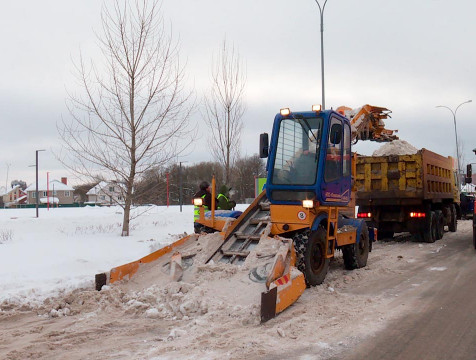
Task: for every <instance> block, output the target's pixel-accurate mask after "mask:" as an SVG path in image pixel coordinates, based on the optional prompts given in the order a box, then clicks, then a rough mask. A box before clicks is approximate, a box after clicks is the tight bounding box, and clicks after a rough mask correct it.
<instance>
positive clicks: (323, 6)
mask: <svg viewBox="0 0 476 360" xmlns="http://www.w3.org/2000/svg"><path fill="white" fill-rule="evenodd" d="M314 1H315V2H316V4H317V6H319V14H320V19H321V80H322V110H324V109H325V108H326V95H325V94H326V93H325V89H324V9H325V8H326V4H327V0H325V1H324V5H322V7H321V4H319V1H317V0H314Z"/></svg>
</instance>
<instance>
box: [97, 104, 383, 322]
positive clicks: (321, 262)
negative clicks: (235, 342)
mask: <svg viewBox="0 0 476 360" xmlns="http://www.w3.org/2000/svg"><path fill="white" fill-rule="evenodd" d="M367 119H368V117H367ZM389 132H390V133H387V136H388V138H387V140H386V141H390V139H391V135H392V133H391V131H390V130H389ZM357 135H358V134H357V132H356V131H355V130H354V128H352V127H351V123H350V121H349V119H348V118H346V117H345V116H343V115H342V114H341V113H339V112H336V111H333V110H325V111H321V109H320V107H315V106H313V108H312V111H308V112H297V113H293V112H291V111H290V110H289V109H282V110H281V112H280V113H279V114H277V115H276V117H275V119H274V125H273V131H272V136H271V142H269V140H268V134H261V136H260V156H261V157H262V158H265V157H267V158H268V161H267V170H268V177H267V184H266V187H265V190H264V191H263V192H262V193H261V194H260V195H259V196H258V197H257V198H256V199H255V201H254V202H253V203H252V204H251V205H250V206H249V207H248V208H247V209H246V210H245V211H244V212H243V213H242V214H241V216H240V217H239V218H238V219H236V220H227V221H222V220H223V219H219V221H217V220H216V219H214V216H213V215H212V216H211V219H209V220H207V222H206V223H204V224H205V225H206V226H208V227H210V228H214V229H216V230H218V231H219V232H217V233H215V234H203V235H199V234H193V235H189V236H186V237H184V238H182V239H180V240H178V241H176V242H175V243H173V244H171V245H169V246H167V247H165V248H163V249H160V250H158V251H156V252H154V253H152V254H150V255H148V256H146V257H144V258H142V259H140V260H137V261H135V262H132V263H129V264H125V265H122V266H119V267H116V268H113V269H111V271H110V272H108V273H102V274H98V275H96V289H97V290H100V289H101V288H102V286H103V285H106V284H109V283H114V282H117V281H120V280H126V279H129V278H131V277H132V276H133V275H134V274H135V273H137V272H138V271H139V270H140V268H141V267H142V266H144V268H146V266H145V264H147V263H161V266H162V267H163V268H166V269H167V273H168V275H169V280H170V281H180V280H183V281H186V279H187V277H188V276H190V274H191V273H192V272H193V271H197V269H198V271H201V270H203V269H204V268H206V267H211V266H213V267H215V268H214V270H215V269H216V267H219V268H220V269H222V270H223V269H226V267H230V268H233V271H235V272H236V274H238V275H239V274H245V275H246V276H241V277H240V278H237V279H238V280H237V282H236V285H234V289H232V290H234V291H237V293H239V291H240V287H241V286H245V285H246V286H247V285H248V284H255V285H253V286H254V287H253V289H256V292H257V294H260V299H257V298H256V301H260V320H261V322H264V321H267V320H269V319H272V318H273V317H275V316H276V315H277V314H279V313H280V312H282V311H283V310H285V309H286V308H287V307H289V306H290V305H292V304H293V303H294V302H295V301H296V300H297V299H298V298H299V297H300V296H301V294H302V293H303V292H304V290H305V289H306V287H309V286H315V285H319V284H321V283H322V282H323V281H324V279H325V277H326V274H327V271H328V268H329V262H330V259H331V258H333V257H334V254H335V252H336V250H338V249H340V250H341V251H342V253H343V259H344V264H345V267H346V268H347V269H356V268H361V267H364V266H366V264H367V258H368V254H369V251H371V245H372V241H373V240H374V239H375V236H374V231H373V229H369V228H367V225H366V223H365V221H363V220H360V219H355V218H354V204H353V201H354V199H353V196H351V195H352V184H351V173H352V169H353V157H352V155H351V143H352V142H353V141H356V138H357V137H358V136H357ZM370 136H373V135H370ZM360 139H361V138H360ZM381 139H382V138H381V137H379V138H378V140H376V141H383V140H381ZM367 140H371V139H367ZM213 189H214V187H213ZM213 191H214V190H213ZM212 198H214V194H213V196H212ZM197 205H198V204H197ZM212 208H213V207H212ZM204 219H205V218H204V215H203V210H201V216H200V220H199V221H203V220H204ZM210 221H211V222H210ZM205 239H211V240H210V242H209V243H207V245H206V246H203V244H204V243H205V241H206V240H205ZM198 244H200V248H198V247H197V245H198ZM191 263H193V265H190V264H191ZM194 269H195V270H194ZM238 275H237V276H238ZM230 281H232V280H230ZM227 285H229V282H228V283H227Z"/></svg>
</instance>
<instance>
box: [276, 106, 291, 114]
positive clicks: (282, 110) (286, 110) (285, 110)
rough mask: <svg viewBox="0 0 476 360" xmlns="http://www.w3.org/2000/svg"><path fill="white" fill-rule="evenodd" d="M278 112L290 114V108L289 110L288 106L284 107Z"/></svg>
mask: <svg viewBox="0 0 476 360" xmlns="http://www.w3.org/2000/svg"><path fill="white" fill-rule="evenodd" d="M279 113H280V114H281V116H288V115H289V114H291V110H289V108H284V109H281V110H280V111H279Z"/></svg>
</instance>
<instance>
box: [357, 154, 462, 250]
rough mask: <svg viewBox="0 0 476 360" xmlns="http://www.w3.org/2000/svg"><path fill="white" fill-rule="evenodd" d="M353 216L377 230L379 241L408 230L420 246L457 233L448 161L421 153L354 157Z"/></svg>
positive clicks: (454, 189)
mask: <svg viewBox="0 0 476 360" xmlns="http://www.w3.org/2000/svg"><path fill="white" fill-rule="evenodd" d="M355 187H356V205H358V206H359V212H358V217H359V218H365V219H366V220H367V221H368V222H370V223H372V225H374V226H375V227H377V229H378V238H379V239H383V238H392V237H393V235H394V234H395V233H397V232H406V231H408V232H410V233H412V234H413V235H415V237H416V238H418V239H419V240H422V241H425V242H434V241H435V240H438V239H441V238H442V237H443V233H444V227H445V226H448V230H449V231H453V232H454V231H456V228H457V215H458V213H459V191H458V189H457V186H456V172H455V170H454V169H453V159H452V158H451V157H444V156H441V155H438V154H436V153H434V152H432V151H429V150H426V149H421V150H418V152H417V153H416V154H413V155H388V156H358V158H357V164H356V178H355Z"/></svg>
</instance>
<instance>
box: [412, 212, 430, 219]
mask: <svg viewBox="0 0 476 360" xmlns="http://www.w3.org/2000/svg"><path fill="white" fill-rule="evenodd" d="M410 217H411V218H424V217H426V214H425V213H422V212H411V213H410Z"/></svg>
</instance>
